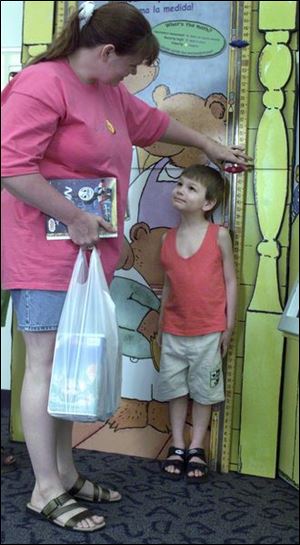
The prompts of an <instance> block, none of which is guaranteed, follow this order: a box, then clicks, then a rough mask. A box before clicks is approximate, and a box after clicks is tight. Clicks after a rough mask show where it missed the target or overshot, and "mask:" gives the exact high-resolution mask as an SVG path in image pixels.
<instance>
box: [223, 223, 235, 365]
mask: <svg viewBox="0 0 300 545" xmlns="http://www.w3.org/2000/svg"><path fill="white" fill-rule="evenodd" d="M218 243H219V246H220V249H221V252H222V257H223V273H224V279H225V288H226V316H227V329H226V330H225V331H224V332H223V333H222V336H221V351H222V356H223V357H224V356H225V355H226V352H227V349H228V345H229V342H230V338H231V335H232V332H233V329H234V324H235V315H236V303H237V280H236V273H235V267H234V259H233V250H232V242H231V238H230V234H229V231H228V230H227V229H224V227H220V229H219V236H218Z"/></svg>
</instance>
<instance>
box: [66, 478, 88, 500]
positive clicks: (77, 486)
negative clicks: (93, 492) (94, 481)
mask: <svg viewBox="0 0 300 545" xmlns="http://www.w3.org/2000/svg"><path fill="white" fill-rule="evenodd" d="M85 482H86V479H85V478H84V477H83V476H82V475H80V474H79V476H78V479H77V481H76V482H75V483H74V485H73V486H72V488H71V489H70V490H68V493H69V494H71V496H75V494H78V492H80V490H81V489H82V487H83V485H84V483H85Z"/></svg>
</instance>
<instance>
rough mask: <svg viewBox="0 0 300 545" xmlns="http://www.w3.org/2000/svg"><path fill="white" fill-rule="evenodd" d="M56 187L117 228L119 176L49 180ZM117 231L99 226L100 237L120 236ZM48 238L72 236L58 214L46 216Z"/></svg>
mask: <svg viewBox="0 0 300 545" xmlns="http://www.w3.org/2000/svg"><path fill="white" fill-rule="evenodd" d="M48 182H49V184H50V185H52V186H53V187H54V188H55V189H56V190H57V191H59V192H60V193H61V194H62V195H64V197H66V199H69V200H70V201H72V203H74V204H75V206H77V208H81V210H83V211H84V212H88V213H89V214H96V215H97V216H101V217H102V218H103V219H105V221H107V222H108V223H111V225H112V226H113V227H114V228H115V229H117V179H116V178H93V179H87V178H86V179H75V178H65V179H57V180H48ZM117 236H118V233H117V232H114V233H109V232H107V231H105V229H101V228H100V229H99V238H112V237H117ZM46 238H47V240H67V239H70V235H69V233H68V229H67V226H66V225H65V224H64V223H62V222H61V221H58V220H57V219H56V218H53V217H50V216H46Z"/></svg>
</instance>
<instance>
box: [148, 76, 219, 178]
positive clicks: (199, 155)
mask: <svg viewBox="0 0 300 545" xmlns="http://www.w3.org/2000/svg"><path fill="white" fill-rule="evenodd" d="M153 99H154V102H155V104H156V105H157V107H158V108H160V109H161V110H163V111H165V112H167V113H169V114H170V116H171V117H173V118H174V119H176V120H177V121H179V122H180V123H182V124H184V125H186V126H188V127H190V128H191V129H194V130H196V131H198V132H203V133H204V134H206V135H207V136H210V137H211V138H214V139H215V140H217V141H219V142H220V143H223V142H225V134H226V126H225V118H226V108H227V100H226V97H225V96H224V95H223V94H221V93H213V94H212V95H209V97H207V99H204V98H202V97H200V96H198V95H195V94H192V93H175V94H174V95H172V94H171V93H170V90H169V88H168V87H167V86H166V85H159V86H158V87H157V88H156V89H155V90H154V92H153ZM146 151H147V152H148V153H150V154H151V155H154V156H157V157H170V158H171V160H172V163H173V164H174V165H175V166H177V167H181V168H185V167H186V166H188V165H190V164H192V163H200V164H205V163H207V162H208V158H207V156H206V155H205V153H203V152H202V151H201V150H198V149H196V148H186V147H185V146H177V145H176V146H175V145H172V144H165V143H162V142H156V143H155V144H153V145H152V146H149V147H147V148H146Z"/></svg>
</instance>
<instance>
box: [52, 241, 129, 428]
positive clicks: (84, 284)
mask: <svg viewBox="0 0 300 545" xmlns="http://www.w3.org/2000/svg"><path fill="white" fill-rule="evenodd" d="M121 365H122V359H121V353H120V347H119V336H118V325H117V320H116V312H115V304H114V302H113V301H112V299H111V296H110V294H109V290H108V286H107V283H106V279H105V276H104V272H103V268H102V264H101V261H100V258H99V255H98V252H97V250H96V249H94V250H93V251H92V254H91V258H90V263H89V266H88V264H87V260H86V256H85V253H84V252H83V251H82V250H81V249H80V251H79V254H78V257H77V260H76V262H75V265H74V270H73V274H72V278H71V281H70V285H69V288H68V292H67V295H66V299H65V303H64V306H63V310H62V315H61V318H60V322H59V326H58V331H57V336H56V344H55V351H54V360H53V368H52V375H51V384H50V392H49V400H48V412H49V414H51V415H52V416H56V417H58V418H63V419H65V420H74V421H81V422H94V421H96V420H102V421H105V420H106V419H107V418H109V417H110V416H111V415H112V414H114V412H115V411H116V410H117V408H118V406H119V402H120V395H121V378H122V376H121V374H122V370H121Z"/></svg>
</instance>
